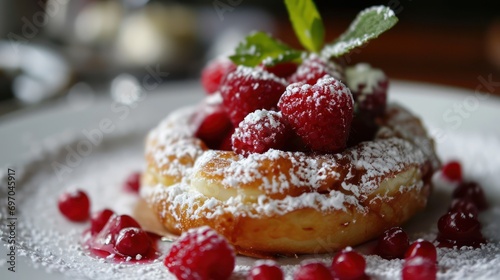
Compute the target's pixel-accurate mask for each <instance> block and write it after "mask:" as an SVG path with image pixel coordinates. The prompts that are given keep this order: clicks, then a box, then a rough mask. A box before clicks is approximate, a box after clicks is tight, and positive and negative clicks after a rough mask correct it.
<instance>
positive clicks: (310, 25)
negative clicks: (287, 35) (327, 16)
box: [285, 0, 325, 52]
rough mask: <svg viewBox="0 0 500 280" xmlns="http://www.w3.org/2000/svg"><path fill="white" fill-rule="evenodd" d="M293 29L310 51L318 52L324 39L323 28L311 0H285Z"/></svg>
mask: <svg viewBox="0 0 500 280" xmlns="http://www.w3.org/2000/svg"><path fill="white" fill-rule="evenodd" d="M285 4H286V8H287V10H288V15H289V16H290V21H291V22H292V26H293V30H295V34H296V35H297V37H298V38H299V41H300V43H301V44H302V46H304V47H305V48H306V49H308V50H309V51H311V52H318V51H319V50H320V49H321V47H322V46H323V43H324V40H325V28H324V27H323V22H322V21H321V16H320V15H319V12H318V10H317V9H316V6H315V5H314V2H313V1H312V0H285Z"/></svg>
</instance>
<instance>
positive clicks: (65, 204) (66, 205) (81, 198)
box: [57, 190, 90, 222]
mask: <svg viewBox="0 0 500 280" xmlns="http://www.w3.org/2000/svg"><path fill="white" fill-rule="evenodd" d="M57 206H58V207H59V211H61V213H62V214H63V215H64V216H65V217H66V218H68V220H70V221H73V222H83V221H85V220H87V219H88V218H89V215H90V212H89V211H90V200H89V197H88V196H87V194H86V193H85V192H84V191H81V190H75V191H72V192H65V193H62V194H61V195H60V196H59V200H58V202H57Z"/></svg>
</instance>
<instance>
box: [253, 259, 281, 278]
mask: <svg viewBox="0 0 500 280" xmlns="http://www.w3.org/2000/svg"><path fill="white" fill-rule="evenodd" d="M283 277H284V276H283V271H281V268H280V267H279V266H278V264H277V263H276V262H274V261H257V262H255V265H254V267H253V268H252V270H250V274H249V275H248V278H247V280H283Z"/></svg>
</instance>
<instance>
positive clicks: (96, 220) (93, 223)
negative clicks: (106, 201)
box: [90, 209, 114, 235]
mask: <svg viewBox="0 0 500 280" xmlns="http://www.w3.org/2000/svg"><path fill="white" fill-rule="evenodd" d="M113 214H114V212H113V211H112V210H109V209H104V210H101V211H99V212H96V213H94V214H92V217H91V218H90V233H91V234H92V235H95V234H98V233H99V232H100V231H101V230H102V229H103V228H104V226H105V225H106V223H107V222H108V221H109V218H111V216H113Z"/></svg>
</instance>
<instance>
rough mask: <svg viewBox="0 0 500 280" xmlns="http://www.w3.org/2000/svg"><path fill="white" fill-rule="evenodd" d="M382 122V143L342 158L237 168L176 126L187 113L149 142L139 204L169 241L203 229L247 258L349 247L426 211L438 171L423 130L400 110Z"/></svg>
mask: <svg viewBox="0 0 500 280" xmlns="http://www.w3.org/2000/svg"><path fill="white" fill-rule="evenodd" d="M388 112H389V113H388V114H387V118H386V119H385V120H383V125H385V126H386V127H385V128H387V129H386V130H384V129H381V131H380V133H379V135H378V136H377V139H378V140H376V141H373V143H371V142H368V143H364V144H360V145H358V146H356V147H353V148H351V149H349V150H347V151H346V152H344V153H342V154H335V155H306V154H303V153H290V152H279V151H272V152H269V153H266V154H263V155H255V156H250V157H248V158H242V157H241V156H238V155H236V154H234V153H232V152H223V151H213V150H208V149H207V148H206V146H205V145H204V144H203V143H202V142H201V141H200V140H199V139H196V138H194V137H193V136H192V135H193V133H192V130H189V129H187V128H186V126H185V125H186V123H184V126H183V124H182V121H181V122H180V120H181V119H189V117H186V116H190V114H192V112H191V113H190V112H188V111H186V112H184V113H182V114H180V115H177V116H171V117H170V118H169V119H167V120H166V121H165V122H164V123H162V124H161V125H160V126H159V127H158V128H157V129H156V130H155V131H153V132H152V133H151V134H150V136H149V138H148V139H149V140H148V142H147V147H146V151H147V152H146V160H147V169H146V172H145V174H144V176H143V187H142V189H141V194H142V196H143V197H144V198H145V199H146V201H147V202H148V204H149V205H150V207H151V208H152V209H153V210H154V212H155V213H157V216H158V218H159V220H160V221H161V223H162V224H163V225H164V226H165V227H166V228H167V229H168V230H169V231H172V232H173V233H176V234H180V233H181V232H183V231H186V230H188V229H190V228H194V227H199V226H202V225H208V226H210V227H212V228H214V229H215V230H217V231H218V232H219V233H221V234H222V235H224V236H225V237H226V238H227V239H228V240H229V241H230V242H231V243H232V244H233V245H234V246H235V248H236V249H237V250H238V252H240V253H242V254H245V255H252V256H271V255H276V254H297V253H325V252H331V251H334V250H338V249H341V248H343V247H345V246H354V245H357V244H360V243H362V242H365V241H367V240H370V239H372V238H374V237H376V236H378V235H379V234H381V233H382V232H383V231H384V230H385V229H387V228H388V227H392V226H396V225H401V224H402V223H403V222H405V221H407V220H408V219H409V218H410V217H411V216H413V215H414V214H415V213H416V212H417V211H419V210H421V209H423V208H424V207H425V205H426V202H427V197H428V195H429V192H430V186H429V182H430V175H429V174H431V173H432V172H433V170H435V169H436V168H437V166H438V165H439V162H438V161H437V158H436V156H435V154H434V150H433V144H432V140H430V139H429V138H428V137H427V136H426V134H425V130H424V129H423V127H422V126H421V124H420V121H419V120H418V119H417V118H415V117H413V116H411V115H410V114H409V113H408V112H407V111H405V110H404V109H402V108H400V107H390V108H389V110H388ZM179 122H180V124H179ZM176 123H177V125H176ZM398 126H399V127H398ZM183 129H186V130H185V131H182V130H183ZM408 131H410V132H411V133H413V134H412V136H414V137H415V139H416V140H415V139H413V140H412V139H408V137H409V135H410V134H408V135H405V133H406V132H408ZM174 134H175V137H172V135H174ZM416 142H420V143H418V144H415V143H416ZM423 142H425V143H424V144H422V143H423ZM419 145H420V146H419ZM422 145H426V146H425V147H421V146H422ZM167 150H168V151H167ZM424 150H425V151H424ZM318 173H319V174H318ZM311 177H314V180H312V179H311Z"/></svg>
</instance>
